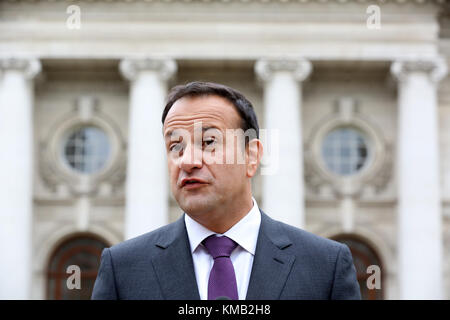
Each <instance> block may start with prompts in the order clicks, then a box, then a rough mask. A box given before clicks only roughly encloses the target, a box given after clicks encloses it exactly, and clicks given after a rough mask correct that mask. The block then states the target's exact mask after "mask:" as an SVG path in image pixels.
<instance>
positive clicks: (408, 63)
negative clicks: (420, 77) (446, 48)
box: [391, 57, 447, 82]
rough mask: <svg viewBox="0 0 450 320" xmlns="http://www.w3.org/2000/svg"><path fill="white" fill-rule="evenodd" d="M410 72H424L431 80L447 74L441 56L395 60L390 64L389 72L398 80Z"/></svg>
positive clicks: (437, 80)
mask: <svg viewBox="0 0 450 320" xmlns="http://www.w3.org/2000/svg"><path fill="white" fill-rule="evenodd" d="M412 73H425V74H427V75H428V76H429V78H430V80H431V81H433V82H439V81H441V80H442V78H444V77H445V76H446V75H447V64H446V62H445V60H444V59H443V58H441V57H437V58H434V59H415V60H407V59H405V60H397V61H394V62H393V63H392V64H391V74H392V75H393V76H394V77H395V78H396V79H397V80H398V81H400V82H402V81H405V80H406V79H407V77H408V75H410V74H412Z"/></svg>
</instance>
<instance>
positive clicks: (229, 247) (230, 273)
mask: <svg viewBox="0 0 450 320" xmlns="http://www.w3.org/2000/svg"><path fill="white" fill-rule="evenodd" d="M202 243H203V245H204V246H205V247H206V249H207V250H208V252H209V254H210V255H211V256H212V257H213V259H214V265H213V267H212V269H211V273H210V274H209V282H208V300H216V299H217V298H219V297H228V298H230V299H231V300H239V297H238V291H237V285H236V275H235V273H234V268H233V264H232V263H231V259H230V255H231V252H233V250H234V249H235V248H236V247H237V243H236V242H234V241H233V240H231V239H230V238H228V237H226V236H223V237H216V236H215V235H212V236H209V237H208V238H206V239H205V240H203V242H202Z"/></svg>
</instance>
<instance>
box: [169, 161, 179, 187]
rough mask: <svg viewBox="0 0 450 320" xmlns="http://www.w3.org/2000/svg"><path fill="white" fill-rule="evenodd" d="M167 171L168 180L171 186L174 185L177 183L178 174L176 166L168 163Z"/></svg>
mask: <svg viewBox="0 0 450 320" xmlns="http://www.w3.org/2000/svg"><path fill="white" fill-rule="evenodd" d="M168 169H169V180H170V182H171V184H176V183H177V181H178V172H179V168H178V166H177V165H176V164H174V163H173V162H171V161H169V163H168Z"/></svg>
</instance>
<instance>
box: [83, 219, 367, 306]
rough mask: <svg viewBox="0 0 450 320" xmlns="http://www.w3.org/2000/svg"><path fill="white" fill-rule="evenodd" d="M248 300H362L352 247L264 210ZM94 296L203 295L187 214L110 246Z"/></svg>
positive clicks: (177, 297)
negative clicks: (194, 258)
mask: <svg viewBox="0 0 450 320" xmlns="http://www.w3.org/2000/svg"><path fill="white" fill-rule="evenodd" d="M246 298H247V300H257V299H258V300H259V299H266V300H275V299H360V298H361V297H360V291H359V285H358V282H357V280H356V271H355V267H354V265H353V261H352V256H351V254H350V250H349V249H348V247H347V246H346V245H343V244H340V243H338V242H335V241H332V240H329V239H325V238H322V237H319V236H316V235H314V234H311V233H309V232H306V231H304V230H301V229H298V228H295V227H292V226H290V225H287V224H284V223H281V222H279V221H276V220H273V219H271V218H270V217H268V216H267V215H266V214H265V213H264V212H262V211H261V226H260V230H259V234H258V241H257V245H256V252H255V257H254V260H253V267H252V271H251V275H250V282H249V286H248V290H247V297H246ZM92 299H139V300H142V299H170V300H182V299H186V300H198V299H200V296H199V293H198V288H197V282H196V279H195V274H194V265H193V261H192V255H191V251H190V246H189V239H188V235H187V231H186V226H185V223H184V216H182V217H181V218H180V219H178V220H177V221H175V222H173V223H171V224H169V225H166V226H164V227H161V228H159V229H157V230H154V231H152V232H149V233H146V234H144V235H142V236H139V237H137V238H134V239H130V240H127V241H125V242H122V243H119V244H117V245H115V246H113V247H111V248H109V249H104V250H103V253H102V257H101V264H100V268H99V271H98V276H97V279H96V281H95V285H94V290H93V293H92Z"/></svg>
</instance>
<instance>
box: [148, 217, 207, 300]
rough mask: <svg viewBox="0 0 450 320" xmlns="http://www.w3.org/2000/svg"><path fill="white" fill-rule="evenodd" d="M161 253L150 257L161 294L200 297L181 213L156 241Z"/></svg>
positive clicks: (193, 298) (189, 297)
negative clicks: (170, 228) (171, 226)
mask: <svg viewBox="0 0 450 320" xmlns="http://www.w3.org/2000/svg"><path fill="white" fill-rule="evenodd" d="M155 245H156V246H157V247H158V249H159V250H161V252H160V254H158V255H156V256H155V257H154V258H153V259H152V264H153V268H154V270H155V272H156V276H157V277H158V280H159V284H160V286H161V290H162V294H163V296H164V298H165V299H168V300H200V295H199V293H198V287H197V281H196V279H195V271H194V264H193V261H192V255H191V251H190V247H189V239H188V235H187V232H186V227H185V224H184V215H183V216H181V218H180V219H178V220H177V221H176V222H175V223H174V225H173V229H172V230H167V231H166V232H162V233H161V236H160V238H159V239H158V241H157V242H156V243H155Z"/></svg>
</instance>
